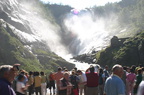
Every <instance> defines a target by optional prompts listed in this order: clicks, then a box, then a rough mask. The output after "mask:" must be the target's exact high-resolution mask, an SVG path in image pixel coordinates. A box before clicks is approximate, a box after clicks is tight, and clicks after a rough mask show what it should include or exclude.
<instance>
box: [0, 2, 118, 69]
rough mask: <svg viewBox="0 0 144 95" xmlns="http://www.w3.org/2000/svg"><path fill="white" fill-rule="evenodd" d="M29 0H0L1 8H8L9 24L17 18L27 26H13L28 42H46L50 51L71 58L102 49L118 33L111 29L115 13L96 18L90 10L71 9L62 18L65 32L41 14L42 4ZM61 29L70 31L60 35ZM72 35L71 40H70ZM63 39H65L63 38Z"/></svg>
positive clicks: (80, 66)
mask: <svg viewBox="0 0 144 95" xmlns="http://www.w3.org/2000/svg"><path fill="white" fill-rule="evenodd" d="M23 1H27V2H23ZM28 1H29V0H21V1H18V0H1V1H0V5H1V6H0V7H1V11H3V12H5V13H6V14H7V15H8V18H9V19H10V20H7V22H8V23H10V24H11V23H14V22H15V23H19V26H20V25H23V26H25V27H24V29H23V28H21V27H18V25H13V26H11V27H13V29H14V30H15V33H16V34H17V35H18V36H19V37H20V38H21V40H22V41H25V42H28V43H34V42H38V41H40V42H43V43H44V44H46V45H47V47H49V48H50V50H51V51H53V52H55V53H56V54H58V55H60V56H62V57H63V58H65V59H66V60H68V61H69V58H71V57H72V56H73V55H78V54H83V53H87V52H89V51H90V50H91V49H92V48H94V49H96V50H99V49H101V48H103V47H105V46H107V45H108V42H109V40H110V39H111V38H112V36H113V35H115V34H112V32H113V31H112V30H111V29H110V27H111V26H112V25H113V24H116V22H117V21H116V19H114V18H116V16H115V15H112V16H111V17H110V18H97V19H96V17H95V16H94V15H93V14H91V13H89V12H87V11H85V12H82V13H79V14H81V15H77V14H73V13H72V12H70V13H69V14H67V16H66V17H65V19H64V21H63V22H64V23H63V25H64V27H65V32H63V31H61V30H60V27H58V26H56V25H55V24H53V23H51V22H50V21H49V20H47V19H45V18H43V16H42V14H39V12H38V9H40V10H41V8H40V7H39V6H37V5H35V3H34V2H32V1H31V2H28ZM35 8H36V9H37V11H36V10H35ZM41 11H42V10H41ZM60 31H61V32H60ZM62 33H65V34H64V35H66V34H69V35H67V37H63V36H61V34H62ZM110 33H111V34H110ZM69 37H71V38H72V40H70V41H69V40H67V39H68V38H69ZM64 38H65V39H64ZM64 40H65V42H63V41H64ZM65 43H67V44H65ZM76 66H77V67H78V68H80V69H85V67H87V66H89V65H88V64H83V65H81V64H78V63H76Z"/></svg>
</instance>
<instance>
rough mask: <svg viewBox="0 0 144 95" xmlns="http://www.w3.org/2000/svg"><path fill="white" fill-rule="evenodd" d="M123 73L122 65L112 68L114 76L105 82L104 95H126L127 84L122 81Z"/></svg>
mask: <svg viewBox="0 0 144 95" xmlns="http://www.w3.org/2000/svg"><path fill="white" fill-rule="evenodd" d="M123 73H124V72H123V67H122V66H121V65H118V64H116V65H114V66H113V67H112V75H111V76H110V77H108V78H107V79H106V81H105V86H104V95H125V84H124V82H123V81H122V79H121V77H122V76H123Z"/></svg>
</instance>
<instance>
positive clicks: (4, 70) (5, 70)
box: [0, 65, 18, 82]
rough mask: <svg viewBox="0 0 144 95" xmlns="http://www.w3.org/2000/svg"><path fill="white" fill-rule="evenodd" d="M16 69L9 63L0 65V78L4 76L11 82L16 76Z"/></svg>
mask: <svg viewBox="0 0 144 95" xmlns="http://www.w3.org/2000/svg"><path fill="white" fill-rule="evenodd" d="M17 71H18V70H17V69H15V67H14V66H11V65H2V66H0V78H4V79H6V80H8V81H9V82H12V81H13V80H14V78H15V77H16V76H17Z"/></svg>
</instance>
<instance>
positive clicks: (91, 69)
mask: <svg viewBox="0 0 144 95" xmlns="http://www.w3.org/2000/svg"><path fill="white" fill-rule="evenodd" d="M89 70H90V72H91V73H94V71H95V68H94V66H92V65H91V66H90V68H89Z"/></svg>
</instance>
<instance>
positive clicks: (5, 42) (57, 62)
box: [0, 21, 74, 73]
mask: <svg viewBox="0 0 144 95" xmlns="http://www.w3.org/2000/svg"><path fill="white" fill-rule="evenodd" d="M0 23H1V24H0V44H1V45H0V65H2V64H10V65H13V64H15V63H19V64H21V66H20V67H21V69H25V70H27V71H45V72H46V73H49V72H50V71H56V70H57V67H58V66H65V67H67V68H68V69H72V68H74V64H71V63H69V62H67V61H65V60H64V59H63V58H61V57H59V56H58V55H56V54H55V53H52V52H50V51H48V50H47V51H46V50H43V49H40V48H32V52H31V51H29V50H28V49H27V48H25V47H24V45H23V43H22V42H21V41H20V40H19V39H18V37H17V36H16V35H15V34H14V33H13V31H12V30H11V29H10V27H9V25H6V27H4V25H5V23H3V22H2V21H0Z"/></svg>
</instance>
